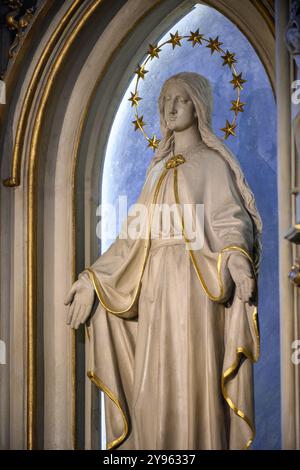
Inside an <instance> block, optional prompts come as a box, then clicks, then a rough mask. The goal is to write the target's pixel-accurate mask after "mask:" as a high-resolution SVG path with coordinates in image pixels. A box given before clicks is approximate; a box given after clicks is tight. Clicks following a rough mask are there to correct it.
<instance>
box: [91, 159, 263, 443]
mask: <svg viewBox="0 0 300 470" xmlns="http://www.w3.org/2000/svg"><path fill="white" fill-rule="evenodd" d="M184 162H185V159H184V157H183V156H182V155H174V156H173V157H171V158H170V159H169V160H167V162H166V163H165V169H164V170H163V172H162V174H161V175H160V178H159V180H158V182H157V184H156V187H155V191H154V197H153V203H152V204H155V203H156V201H157V197H158V193H159V190H160V187H161V184H162V182H163V180H164V178H165V176H166V174H167V173H168V170H170V169H173V170H174V185H173V189H174V196H175V201H176V204H177V208H178V205H180V204H181V203H180V198H179V192H178V175H177V166H179V165H181V164H183V163H184ZM152 207H153V205H152ZM180 216H181V224H182V235H183V237H184V239H185V241H186V243H187V244H188V243H189V240H188V238H187V237H186V234H185V227H184V221H183V218H182V215H181V214H180ZM152 217H153V212H151V217H150V223H149V226H148V237H147V241H146V245H145V255H144V259H143V262H142V266H141V271H140V276H139V281H138V285H137V287H136V290H135V294H134V297H133V300H132V302H131V303H130V305H129V306H128V307H127V308H126V309H117V308H115V307H112V306H110V305H108V304H107V302H106V301H105V300H104V297H103V295H102V292H101V291H102V287H101V283H100V281H99V279H98V278H97V276H96V275H95V273H94V272H93V271H92V270H91V269H90V268H88V269H87V270H86V271H87V273H88V275H89V277H90V279H91V281H92V283H93V285H94V289H95V291H96V294H97V297H98V299H99V302H100V303H101V305H102V306H103V308H104V309H105V310H107V311H108V312H109V313H112V314H113V315H118V316H120V317H121V316H122V314H124V313H126V312H128V311H129V310H130V309H131V308H132V306H133V304H134V302H135V301H136V298H137V296H138V293H139V290H140V286H141V279H142V276H143V272H144V269H145V266H146V262H147V259H148V255H149V249H150V245H151V239H150V234H151V222H152ZM231 251H235V252H236V251H238V252H239V253H241V254H242V255H243V256H245V257H246V258H247V259H248V260H249V261H250V263H251V266H252V268H253V273H255V267H254V264H253V261H252V258H251V256H250V255H249V253H248V252H247V251H246V250H245V249H243V248H241V247H239V246H236V245H230V246H226V247H225V248H223V249H222V250H221V252H220V253H219V255H218V260H217V279H218V288H219V293H218V294H217V295H215V294H212V293H211V292H210V290H209V289H208V287H207V284H206V282H205V280H204V277H203V275H202V273H201V271H200V269H199V266H198V264H197V261H196V258H195V255H194V253H193V250H191V249H189V254H190V257H191V260H192V264H193V266H194V269H195V272H196V275H197V277H198V279H199V282H200V285H201V287H202V288H203V290H204V292H205V294H206V295H207V297H208V298H209V299H210V300H212V301H215V302H220V301H222V299H223V297H224V283H223V280H222V274H221V267H222V262H223V254H224V253H226V252H231ZM252 321H253V329H254V332H255V335H256V339H257V344H256V353H255V356H253V354H252V353H251V351H249V350H248V349H246V348H244V347H238V348H237V349H236V359H235V361H234V363H233V364H232V365H231V366H230V367H229V368H228V369H227V370H226V371H225V372H224V373H223V374H222V379H221V388H222V394H223V397H224V399H225V400H226V402H227V404H228V406H229V407H230V408H231V409H232V410H233V411H234V413H235V414H236V415H237V416H239V417H240V418H241V419H243V420H244V421H245V422H246V423H247V425H248V426H249V428H250V431H251V438H250V439H249V440H248V442H247V443H246V446H245V448H246V449H248V448H249V447H250V445H251V443H252V442H253V439H254V436H255V428H254V425H253V423H251V421H250V419H249V418H248V417H247V415H246V414H245V413H244V412H243V411H242V410H240V409H239V408H238V407H237V406H236V405H235V404H234V402H233V401H232V399H231V398H230V397H229V395H228V393H227V389H226V382H228V381H229V380H230V379H231V377H232V376H233V375H234V374H235V373H236V371H237V370H238V368H239V365H240V362H241V359H242V356H244V357H246V358H247V359H249V360H250V361H251V362H252V363H254V362H257V360H258V358H259V348H260V346H259V344H260V337H259V327H258V315H257V308H256V307H255V308H254V312H253V316H252ZM88 377H89V378H90V379H91V380H92V382H93V383H94V384H95V385H96V386H97V387H98V388H100V389H101V390H102V391H103V392H104V393H105V394H106V395H107V396H108V397H109V398H110V399H111V400H112V401H113V402H114V403H115V405H116V406H117V408H118V409H119V411H120V412H121V414H122V418H123V421H124V431H123V433H122V435H121V436H120V437H118V438H117V439H115V440H114V441H112V442H111V443H109V444H108V447H107V448H108V449H113V448H115V447H117V446H119V445H120V444H121V443H122V442H123V441H124V440H125V439H126V437H127V435H128V429H129V426H128V422H127V418H126V413H125V411H124V410H123V409H122V407H121V404H120V402H119V400H118V398H117V397H115V396H114V394H113V393H112V392H111V391H110V390H109V389H108V387H106V386H105V385H104V384H103V382H102V381H101V380H100V379H99V377H97V376H96V375H95V374H94V373H93V372H92V371H89V372H88Z"/></svg>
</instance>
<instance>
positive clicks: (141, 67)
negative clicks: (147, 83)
mask: <svg viewBox="0 0 300 470" xmlns="http://www.w3.org/2000/svg"><path fill="white" fill-rule="evenodd" d="M135 73H136V74H137V76H138V77H139V78H142V79H144V78H145V75H146V73H148V70H146V69H145V66H144V65H138V68H137V69H136V71H135Z"/></svg>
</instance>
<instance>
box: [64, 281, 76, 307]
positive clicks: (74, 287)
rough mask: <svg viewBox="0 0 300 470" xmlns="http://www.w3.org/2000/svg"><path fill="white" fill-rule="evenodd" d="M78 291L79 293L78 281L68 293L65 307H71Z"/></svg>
mask: <svg viewBox="0 0 300 470" xmlns="http://www.w3.org/2000/svg"><path fill="white" fill-rule="evenodd" d="M76 291H77V281H76V282H74V284H73V285H72V287H71V289H70V290H69V292H68V294H67V296H66V298H65V302H64V304H65V305H69V304H70V303H71V302H72V301H73V298H74V295H75V294H76Z"/></svg>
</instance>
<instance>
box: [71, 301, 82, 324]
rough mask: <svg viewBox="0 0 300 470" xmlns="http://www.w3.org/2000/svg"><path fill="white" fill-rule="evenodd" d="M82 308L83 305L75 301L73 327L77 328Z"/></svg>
mask: <svg viewBox="0 0 300 470" xmlns="http://www.w3.org/2000/svg"><path fill="white" fill-rule="evenodd" d="M80 309H81V305H80V304H78V303H75V308H74V312H73V316H72V320H71V324H70V326H71V328H76V324H77V318H78V315H79V313H80Z"/></svg>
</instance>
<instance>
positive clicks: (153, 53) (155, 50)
mask: <svg viewBox="0 0 300 470" xmlns="http://www.w3.org/2000/svg"><path fill="white" fill-rule="evenodd" d="M160 51H161V49H160V48H159V47H158V45H157V44H156V45H154V46H153V45H152V44H149V50H148V54H149V55H150V57H151V59H154V57H157V58H158V57H159V53H160Z"/></svg>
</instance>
